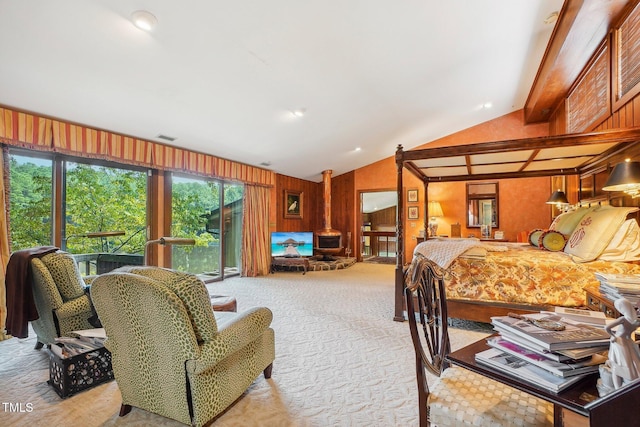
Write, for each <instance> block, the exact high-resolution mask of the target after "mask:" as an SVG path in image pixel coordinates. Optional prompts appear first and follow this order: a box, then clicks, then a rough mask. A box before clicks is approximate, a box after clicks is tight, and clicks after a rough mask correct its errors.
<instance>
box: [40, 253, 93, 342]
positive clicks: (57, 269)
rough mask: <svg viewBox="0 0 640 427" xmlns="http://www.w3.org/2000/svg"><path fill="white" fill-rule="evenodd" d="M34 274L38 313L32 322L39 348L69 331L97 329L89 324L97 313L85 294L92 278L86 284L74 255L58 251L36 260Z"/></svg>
mask: <svg viewBox="0 0 640 427" xmlns="http://www.w3.org/2000/svg"><path fill="white" fill-rule="evenodd" d="M31 275H32V278H33V283H32V285H33V299H34V303H35V306H36V308H37V310H38V319H36V320H33V321H32V322H31V325H32V327H33V330H34V331H35V333H36V335H37V336H38V338H37V339H38V343H37V344H36V348H40V347H42V345H43V344H49V343H52V342H54V340H55V338H56V337H59V336H64V335H66V334H67V333H68V332H71V331H74V330H79V329H90V328H93V327H94V326H92V325H91V323H90V322H89V319H90V318H91V317H92V316H93V315H94V313H93V311H92V309H91V301H90V299H89V296H88V295H87V292H86V285H88V282H90V279H88V280H87V282H85V279H83V278H82V276H81V275H80V270H79V269H78V264H77V263H76V260H75V259H74V258H73V256H72V255H71V254H69V253H66V252H62V251H56V252H53V253H50V254H47V255H45V256H43V257H42V258H33V259H32V260H31Z"/></svg>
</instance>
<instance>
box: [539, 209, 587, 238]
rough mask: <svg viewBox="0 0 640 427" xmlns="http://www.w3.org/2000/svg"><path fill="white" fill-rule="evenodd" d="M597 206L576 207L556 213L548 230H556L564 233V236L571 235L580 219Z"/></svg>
mask: <svg viewBox="0 0 640 427" xmlns="http://www.w3.org/2000/svg"><path fill="white" fill-rule="evenodd" d="M597 208H598V206H593V207H588V208H578V209H576V210H574V211H571V212H565V213H562V214H560V215H558V216H557V217H556V218H555V219H554V220H553V222H552V223H551V225H550V226H549V230H556V231H559V232H561V233H562V234H564V235H565V236H571V233H573V230H575V229H576V227H577V226H578V224H579V223H580V220H581V219H582V218H583V217H584V216H585V215H586V214H588V213H589V212H592V211H594V210H596V209H597Z"/></svg>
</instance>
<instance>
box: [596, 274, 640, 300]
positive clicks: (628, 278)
mask: <svg viewBox="0 0 640 427" xmlns="http://www.w3.org/2000/svg"><path fill="white" fill-rule="evenodd" d="M595 275H596V279H598V281H600V293H601V294H603V295H604V296H606V297H607V298H609V299H610V300H611V301H615V300H617V299H619V298H626V299H627V300H629V302H631V303H632V304H633V305H635V306H636V307H637V306H638V302H640V276H639V275H636V274H609V273H601V272H597V273H595Z"/></svg>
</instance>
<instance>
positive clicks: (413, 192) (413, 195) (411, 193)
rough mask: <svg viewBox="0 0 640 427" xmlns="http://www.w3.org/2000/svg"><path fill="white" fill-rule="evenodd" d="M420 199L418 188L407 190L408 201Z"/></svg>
mask: <svg viewBox="0 0 640 427" xmlns="http://www.w3.org/2000/svg"><path fill="white" fill-rule="evenodd" d="M417 201H418V189H417V188H412V189H410V190H407V202H417Z"/></svg>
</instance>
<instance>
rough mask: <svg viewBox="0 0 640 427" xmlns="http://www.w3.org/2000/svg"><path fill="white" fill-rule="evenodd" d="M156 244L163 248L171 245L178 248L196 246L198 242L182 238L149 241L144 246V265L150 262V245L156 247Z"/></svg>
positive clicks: (162, 238)
mask: <svg viewBox="0 0 640 427" xmlns="http://www.w3.org/2000/svg"><path fill="white" fill-rule="evenodd" d="M154 244H159V245H162V246H167V245H168V246H171V245H176V246H193V245H195V244H196V240H195V239H184V238H181V237H161V238H159V239H158V240H149V241H147V243H146V244H145V245H144V265H148V264H147V260H148V253H149V246H150V245H154Z"/></svg>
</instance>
